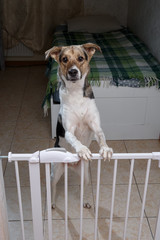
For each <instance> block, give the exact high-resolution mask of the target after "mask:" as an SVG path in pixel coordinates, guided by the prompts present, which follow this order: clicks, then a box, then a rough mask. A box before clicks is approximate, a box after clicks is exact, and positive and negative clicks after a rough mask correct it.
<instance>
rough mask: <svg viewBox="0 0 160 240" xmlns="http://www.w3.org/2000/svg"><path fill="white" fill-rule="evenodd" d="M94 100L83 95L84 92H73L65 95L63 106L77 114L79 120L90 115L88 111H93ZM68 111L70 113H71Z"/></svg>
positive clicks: (71, 112)
mask: <svg viewBox="0 0 160 240" xmlns="http://www.w3.org/2000/svg"><path fill="white" fill-rule="evenodd" d="M92 105H93V100H91V99H90V98H86V97H83V94H82V92H80V93H79V92H78V93H72V94H69V95H66V96H64V98H63V106H64V108H65V107H66V110H67V111H69V113H70V114H75V115H76V116H77V117H78V118H79V120H81V119H82V118H84V117H88V113H89V112H90V111H91V108H92ZM69 113H68V114H69Z"/></svg>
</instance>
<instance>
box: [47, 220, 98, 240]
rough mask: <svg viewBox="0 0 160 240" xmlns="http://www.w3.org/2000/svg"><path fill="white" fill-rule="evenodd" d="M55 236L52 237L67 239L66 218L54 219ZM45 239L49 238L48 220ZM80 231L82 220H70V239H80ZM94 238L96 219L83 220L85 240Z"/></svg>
mask: <svg viewBox="0 0 160 240" xmlns="http://www.w3.org/2000/svg"><path fill="white" fill-rule="evenodd" d="M52 226H53V237H52V239H53V240H54V239H56V240H61V239H65V222H64V220H53V221H52ZM44 232H45V239H46V240H48V230H47V221H46V222H45V231H44ZM79 232H80V221H79V220H77V219H74V220H69V221H68V239H69V240H71V239H73V240H78V239H79ZM93 239H94V220H93V219H84V220H83V240H93Z"/></svg>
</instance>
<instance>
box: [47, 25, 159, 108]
mask: <svg viewBox="0 0 160 240" xmlns="http://www.w3.org/2000/svg"><path fill="white" fill-rule="evenodd" d="M87 42H92V43H95V44H97V45H99V46H100V47H101V50H102V53H99V52H96V53H95V54H94V56H93V57H92V59H91V62H90V67H91V71H90V74H89V75H88V80H89V82H90V83H91V84H92V85H97V86H99V85H101V83H102V82H103V85H104V86H106V87H109V86H110V85H112V86H117V87H118V86H123V87H134V88H140V87H150V86H156V87H157V88H160V64H159V63H158V61H157V60H156V59H155V58H154V56H153V55H152V54H151V52H150V51H149V49H148V48H147V46H146V45H145V44H144V43H143V42H142V41H141V40H140V39H139V38H138V37H137V36H135V35H134V34H133V33H132V32H131V31H130V30H129V29H127V28H122V29H120V30H118V31H113V32H109V33H108V32H107V33H86V32H77V33H76V32H68V31H67V29H57V31H56V32H55V33H54V37H53V46H67V45H80V44H84V43H87ZM57 67H58V65H57V63H56V62H55V61H54V60H53V59H51V58H50V59H49V61H48V66H47V71H46V74H47V76H48V78H49V81H48V85H47V90H46V96H45V98H44V101H43V106H44V105H45V106H47V107H50V98H51V95H54V99H57V102H58V101H59V99H58V91H57Z"/></svg>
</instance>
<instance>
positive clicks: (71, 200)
mask: <svg viewBox="0 0 160 240" xmlns="http://www.w3.org/2000/svg"><path fill="white" fill-rule="evenodd" d="M84 199H85V200H86V202H88V203H90V205H91V209H84V210H83V216H84V218H93V217H94V204H93V195H92V187H91V186H90V185H89V186H87V187H86V189H85V197H84ZM64 200H65V197H64V187H63V186H61V185H58V186H57V192H56V208H55V209H53V210H52V218H53V219H64V217H65V207H64V206H65V201H64ZM85 200H84V201H85ZM79 216H80V187H79V186H69V187H68V217H69V219H72V218H78V219H79ZM46 218H47V211H46Z"/></svg>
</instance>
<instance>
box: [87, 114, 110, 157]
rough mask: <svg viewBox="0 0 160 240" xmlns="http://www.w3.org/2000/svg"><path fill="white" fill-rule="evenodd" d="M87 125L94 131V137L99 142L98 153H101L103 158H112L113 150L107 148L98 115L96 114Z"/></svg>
mask: <svg viewBox="0 0 160 240" xmlns="http://www.w3.org/2000/svg"><path fill="white" fill-rule="evenodd" d="M89 126H90V128H91V129H92V131H93V132H94V134H95V138H96V140H97V142H98V144H99V147H100V151H99V153H100V154H101V156H102V157H103V159H104V160H106V159H108V160H109V161H110V159H111V158H112V154H113V150H112V148H109V147H108V145H107V143H106V139H105V136H104V133H103V131H102V128H101V126H100V119H99V117H98V115H97V118H95V119H94V120H93V121H90V125H89Z"/></svg>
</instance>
